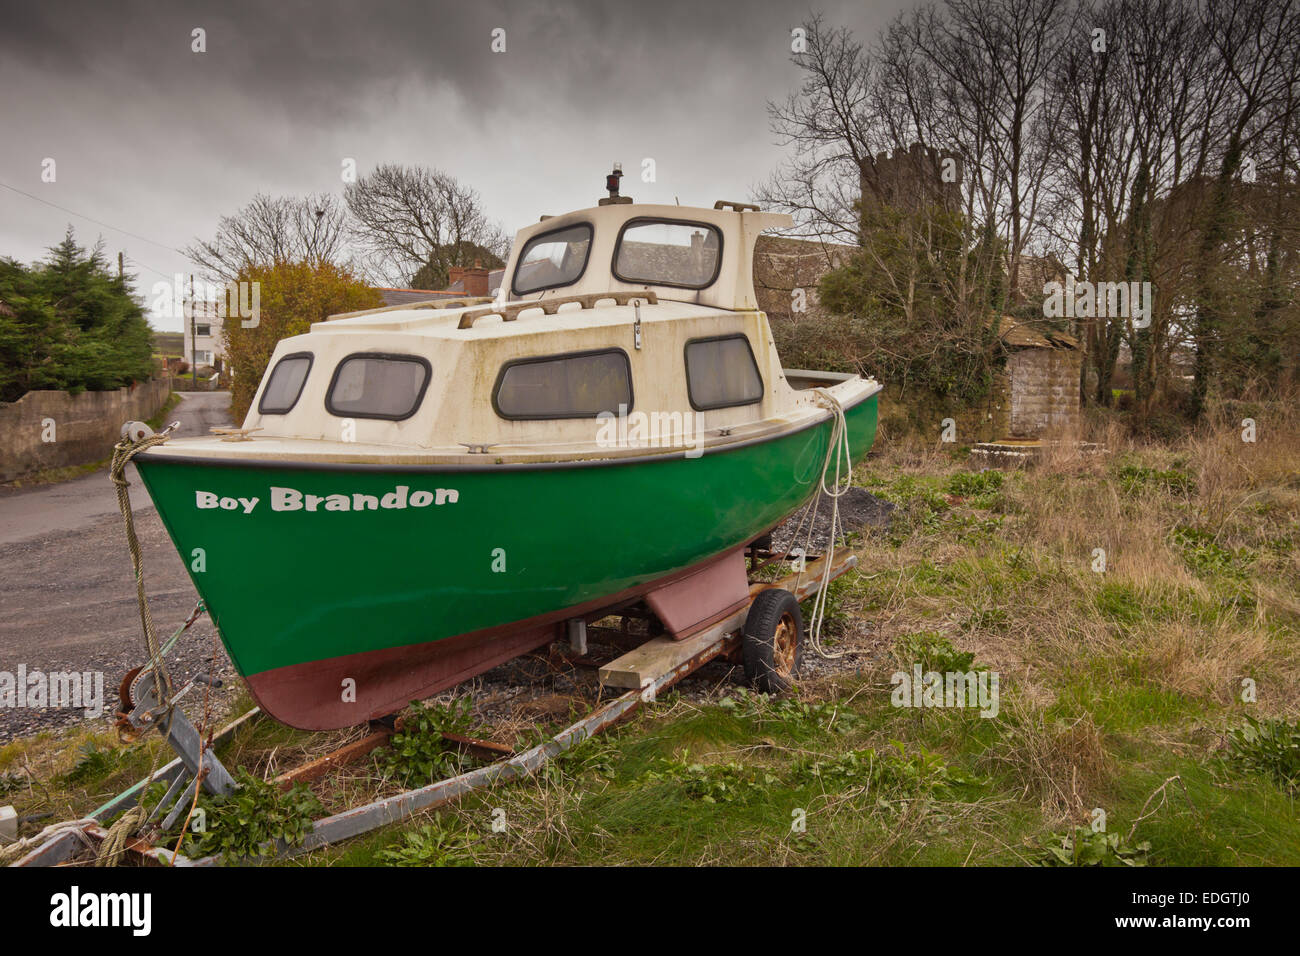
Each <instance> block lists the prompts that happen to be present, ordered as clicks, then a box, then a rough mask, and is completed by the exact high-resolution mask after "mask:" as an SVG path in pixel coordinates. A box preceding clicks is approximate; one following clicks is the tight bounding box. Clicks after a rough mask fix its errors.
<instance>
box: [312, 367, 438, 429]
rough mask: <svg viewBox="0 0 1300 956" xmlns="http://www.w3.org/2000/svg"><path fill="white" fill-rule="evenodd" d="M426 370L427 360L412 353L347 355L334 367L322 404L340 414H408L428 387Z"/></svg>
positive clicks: (396, 416) (401, 416)
mask: <svg viewBox="0 0 1300 956" xmlns="http://www.w3.org/2000/svg"><path fill="white" fill-rule="evenodd" d="M430 372H431V368H430V366H429V363H428V361H426V360H425V359H422V358H420V357H419V356H416V355H385V354H383V353H379V352H361V353H358V354H356V355H349V356H348V357H347V358H345V359H344V360H343V361H342V362H340V363H339V366H338V368H336V369H335V370H334V378H333V380H332V381H331V382H330V388H329V392H328V394H327V395H326V396H325V408H326V409H327V410H328V411H329V413H330V414H331V415H338V416H339V417H340V418H386V419H389V420H391V421H401V420H402V419H404V418H410V417H411V416H412V415H414V414H415V410H416V409H417V408H419V407H420V400H421V399H423V398H424V390H425V389H426V388H428V387H429V374H430Z"/></svg>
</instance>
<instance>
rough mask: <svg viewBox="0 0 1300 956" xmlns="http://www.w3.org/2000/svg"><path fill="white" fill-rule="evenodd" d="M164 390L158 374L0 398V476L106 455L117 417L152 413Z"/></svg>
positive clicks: (115, 433) (168, 387)
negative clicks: (118, 383)
mask: <svg viewBox="0 0 1300 956" xmlns="http://www.w3.org/2000/svg"><path fill="white" fill-rule="evenodd" d="M170 394H171V384H170V381H169V379H167V378H165V377H163V378H156V379H153V380H152V381H149V382H142V383H139V384H136V385H133V386H131V387H130V388H119V389H117V390H116V391H113V392H82V393H80V394H79V395H70V394H69V393H67V392H55V391H34V392H28V393H27V394H26V395H24V396H23V397H22V398H20V399H18V401H16V402H0V481H12V480H13V479H15V478H22V477H23V476H25V475H30V474H32V473H34V472H38V471H42V470H44V469H46V468H64V467H67V466H70V465H85V464H89V463H90V462H94V461H101V460H103V459H105V458H108V457H110V456H111V455H112V454H113V445H114V444H115V443H116V442H117V440H118V437H119V433H120V430H121V428H122V423H123V422H128V421H144V420H145V419H147V418H152V417H153V416H154V415H156V414H158V410H159V409H160V408H162V406H163V403H164V402H166V401H167V396H168V395H170ZM50 438H53V439H54V440H53V441H49V440H48V439H50Z"/></svg>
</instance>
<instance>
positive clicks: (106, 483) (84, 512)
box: [0, 392, 233, 743]
mask: <svg viewBox="0 0 1300 956" xmlns="http://www.w3.org/2000/svg"><path fill="white" fill-rule="evenodd" d="M181 396H182V400H181V402H180V404H179V405H177V406H176V408H175V409H174V410H173V411H172V413H171V414H170V415H169V416H168V419H169V420H171V421H179V422H180V423H181V425H180V428H178V429H177V431H176V433H175V434H177V435H178V436H180V437H184V436H192V435H206V434H207V433H208V429H209V428H210V427H211V426H214V425H228V424H230V421H229V405H230V394H229V393H228V392H194V393H181ZM128 478H129V479H130V480H131V489H130V491H131V505H132V512H133V513H134V514H135V521H136V534H137V535H138V537H139V539H140V546H141V549H142V552H143V554H144V577H145V587H146V591H147V593H148V595H149V599H150V607H151V609H152V611H153V617H154V621H155V622H156V623H157V626H158V632H159V634H160V635H161V636H164V637H165V636H166V635H167V634H170V633H171V632H172V631H173V630H174V629H175V628H176V627H177V626H178V625H179V624H180V623H181V622H182V621H184V619H185V618H186V617H187V616H188V615H189V613H190V611H191V610H193V608H194V603H195V601H197V600H198V595H197V594H196V593H195V591H194V586H193V585H192V584H191V583H190V580H189V577H188V575H187V574H186V571H185V566H184V564H183V563H182V562H181V559H180V556H179V555H178V554H177V553H176V550H175V548H173V547H172V544H171V540H170V539H169V538H168V537H167V533H166V531H165V530H164V529H163V526H162V522H161V521H160V520H159V518H158V515H157V513H156V512H155V511H154V508H153V505H152V504H151V503H150V502H149V498H148V495H147V494H146V493H145V490H144V487H143V485H142V484H141V483H140V482H139V481H138V480H137V479H136V477H135V470H134V468H130V467H129V468H128ZM0 582H3V583H2V584H0V674H2V673H8V674H10V675H15V674H17V673H18V669H19V667H20V665H23V666H25V668H26V670H27V672H28V673H29V674H30V673H31V672H32V671H34V670H41V671H44V672H50V671H72V670H76V671H79V672H85V671H91V672H102V673H103V688H104V699H103V701H102V703H103V707H104V716H102V717H100V718H98V719H97V720H96V726H99V727H107V726H108V725H109V724H108V722H107V721H108V720H109V718H110V717H111V714H112V712H113V709H114V707H115V706H116V704H117V684H118V681H119V680H120V678H121V676H122V674H123V673H125V672H126V671H127V670H128V669H130V668H131V667H134V666H136V665H137V664H139V663H141V662H142V661H143V659H144V650H143V647H144V639H143V636H142V634H141V629H140V619H139V614H138V612H137V610H136V599H135V579H134V576H133V574H132V571H131V557H130V553H129V552H128V551H127V547H126V540H125V537H124V535H123V531H122V518H121V514H120V512H119V511H118V507H117V496H116V493H115V491H114V488H113V484H112V482H111V481H110V480H109V477H108V470H107V469H106V468H105V469H103V470H101V471H98V472H96V473H94V474H92V475H87V476H84V477H81V478H76V479H73V480H71V481H66V482H61V483H57V484H52V485H44V486H39V487H35V488H30V489H29V488H20V489H9V490H0ZM214 651H215V667H214V669H215V673H216V674H218V675H219V676H222V677H225V678H229V677H230V676H231V675H232V674H233V671H232V669H231V667H230V663H229V661H228V659H227V658H226V654H225V649H224V648H223V647H222V646H221V642H220V640H218V639H217V637H216V632H215V629H214V628H213V627H212V626H211V624H210V622H209V621H208V619H207V618H206V617H204V618H202V619H201V620H200V621H199V622H197V623H196V624H195V625H194V626H193V627H192V628H191V629H190V631H189V633H188V634H186V635H185V637H183V638H182V639H181V641H180V642H179V643H178V644H177V646H176V648H175V650H174V651H173V653H172V654H171V655H169V657H168V664H169V666H170V667H171V668H172V675H173V678H176V679H181V678H184V677H187V676H190V675H192V674H194V673H196V672H198V671H200V670H206V669H208V664H207V661H208V659H209V658H211V657H214ZM231 686H232V685H231V684H230V683H229V682H228V683H227V689H226V690H225V691H224V693H227V694H228V693H229V692H230V688H231ZM84 719H85V717H84V715H83V712H82V710H70V709H32V708H13V707H5V706H0V743H3V742H4V741H6V740H8V739H11V738H13V737H17V736H24V735H26V734H29V733H33V732H35V731H37V730H41V729H46V728H50V727H55V726H61V725H66V724H71V723H75V722H78V721H81V720H84Z"/></svg>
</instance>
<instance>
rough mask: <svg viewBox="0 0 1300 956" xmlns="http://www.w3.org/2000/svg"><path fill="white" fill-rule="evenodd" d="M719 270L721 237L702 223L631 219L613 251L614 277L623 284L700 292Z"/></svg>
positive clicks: (711, 227) (712, 227)
mask: <svg viewBox="0 0 1300 956" xmlns="http://www.w3.org/2000/svg"><path fill="white" fill-rule="evenodd" d="M721 266H722V233H721V232H719V231H718V229H717V228H715V227H714V226H710V225H708V224H706V223H702V222H676V221H670V220H658V219H633V220H631V221H630V222H629V223H628V224H627V225H625V226H624V227H623V230H622V231H621V232H620V233H619V235H618V245H617V246H616V247H615V249H614V275H615V276H617V277H618V278H619V279H622V280H623V281H624V282H644V283H646V284H647V285H671V286H679V287H681V288H686V289H703V288H704V287H705V286H709V285H712V284H713V280H714V279H716V278H717V277H718V270H719V268H720V267H721Z"/></svg>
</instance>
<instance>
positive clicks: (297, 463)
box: [134, 379, 884, 474]
mask: <svg viewBox="0 0 1300 956" xmlns="http://www.w3.org/2000/svg"><path fill="white" fill-rule="evenodd" d="M862 381H863V382H865V383H868V384H871V385H874V386H875V387H874V388H869V389H867V390H866V391H865V392H864V394H862V395H861V396H859V397H858V398H856V399H854V400H853V401H852V402H849V403H847V404H845V405H844V406H843V408H844V411H845V412H846V413H847V412H849V411H851V410H852V409H855V408H857V407H858V406H859V405H861V404H862V403H863V402H865V401H867V400H868V399H871V398H874V397H875V396H877V395H879V394H880V392H881V391H882V390H883V388H884V387H883V386H882V385H881V384H880V383H879V382H875V381H874V380H872V379H862ZM840 384H844V383H840ZM832 417H833V415H832V413H831V412H830V411H829V410H828V411H826V413H825V414H823V415H818V416H816V417H815V418H813V419H811V420H810V421H808V422H807V423H804V424H800V425H798V426H797V427H795V428H791V429H788V430H780V431H773V432H770V433H766V434H760V435H754V436H752V437H749V438H743V439H741V440H739V441H735V442H727V443H725V444H722V445H716V446H714V448H713V449H711V450H708V451H706V452H705V454H722V453H726V452H730V451H734V450H739V449H742V448H748V447H750V446H752V445H757V444H762V443H764V442H770V441H778V440H780V439H783V438H788V437H791V436H793V435H798V434H801V433H803V432H805V431H807V430H809V429H811V428H817V427H819V426H821V425H824V424H825V423H826V422H827V421H829V420H831V419H832ZM173 447H174V446H173ZM160 451H161V449H159V448H156V447H155V448H149V449H145V450H144V451H142V452H140V453H139V454H138V455H136V456H135V459H134V460H135V461H136V462H141V461H145V462H148V463H149V464H151V465H153V464H163V463H169V464H177V465H204V466H210V467H216V468H251V469H284V470H289V471H379V472H385V471H386V472H394V473H397V474H424V473H428V472H447V471H460V472H491V471H549V470H551V469H567V468H596V467H611V466H616V465H635V464H647V463H650V462H657V461H676V460H677V459H681V458H684V457H685V452H684V451H683V450H682V449H680V448H679V449H674V450H672V451H665V452H659V453H657V454H651V455H628V456H622V457H604V458H566V459H561V460H559V461H518V462H494V463H486V462H485V463H483V464H478V463H473V464H471V463H468V462H453V461H447V462H437V463H429V462H409V463H398V462H392V461H388V462H371V461H356V462H347V461H322V460H319V459H305V458H299V459H296V460H295V459H290V458H252V457H249V458H210V457H207V456H203V455H173V454H165V453H159V452H160ZM485 457H486V456H485Z"/></svg>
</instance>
